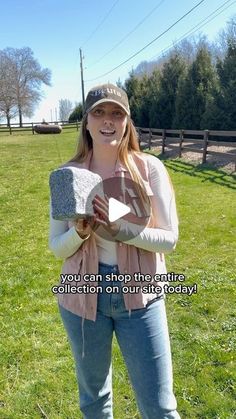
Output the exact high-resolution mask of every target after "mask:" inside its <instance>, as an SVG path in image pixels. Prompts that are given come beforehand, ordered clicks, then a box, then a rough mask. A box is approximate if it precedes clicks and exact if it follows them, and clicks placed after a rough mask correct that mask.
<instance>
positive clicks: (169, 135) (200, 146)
mask: <svg viewBox="0 0 236 419" xmlns="http://www.w3.org/2000/svg"><path fill="white" fill-rule="evenodd" d="M137 130H138V133H139V144H140V147H141V148H142V147H143V145H144V146H145V145H146V146H147V147H148V149H149V150H150V149H151V148H153V147H158V146H159V147H161V151H162V154H165V152H166V149H172V150H173V149H176V151H177V153H178V156H179V157H182V153H183V152H184V151H191V152H194V153H199V154H202V163H206V161H207V156H209V155H210V156H220V157H223V158H224V157H227V158H228V159H229V160H231V161H233V162H234V163H235V171H236V141H235V142H233V141H230V142H229V141H227V138H229V137H230V139H231V138H233V139H234V138H235V140H236V131H213V130H204V131H200V130H198V131H193V130H172V129H169V130H165V129H156V128H140V127H138V128H137ZM217 137H221V138H225V137H227V138H226V141H217V140H216V138H217ZM221 138H220V139H221ZM214 145H215V146H223V147H227V149H228V148H230V150H229V151H228V150H227V151H221V152H219V151H215V150H214V151H213V150H211V146H214Z"/></svg>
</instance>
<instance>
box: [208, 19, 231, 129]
mask: <svg viewBox="0 0 236 419" xmlns="http://www.w3.org/2000/svg"><path fill="white" fill-rule="evenodd" d="M235 27H236V22H235ZM227 43H228V49H227V52H226V55H225V58H224V59H223V60H219V61H218V64H217V70H218V75H219V81H220V87H219V88H218V89H215V91H214V93H213V98H212V99H211V100H209V101H208V104H207V108H206V112H205V114H204V117H203V121H204V124H205V126H207V127H208V128H209V129H215V130H235V129H236V36H232V35H230V36H228V39H227Z"/></svg>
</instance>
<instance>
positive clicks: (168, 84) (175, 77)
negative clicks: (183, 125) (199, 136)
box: [152, 54, 185, 129]
mask: <svg viewBox="0 0 236 419" xmlns="http://www.w3.org/2000/svg"><path fill="white" fill-rule="evenodd" d="M184 74H185V63H184V61H183V59H182V58H181V57H180V55H177V54H175V55H174V56H172V57H171V58H170V59H169V61H168V62H166V63H165V64H164V66H163V69H162V74H161V76H160V81H159V89H158V95H157V100H156V101H155V105H154V106H153V107H152V121H153V120H156V121H158V125H159V126H160V127H162V128H166V129H168V128H169V129H170V128H172V127H173V120H174V118H175V100H176V93H177V88H178V83H179V79H180V77H181V76H183V75H184Z"/></svg>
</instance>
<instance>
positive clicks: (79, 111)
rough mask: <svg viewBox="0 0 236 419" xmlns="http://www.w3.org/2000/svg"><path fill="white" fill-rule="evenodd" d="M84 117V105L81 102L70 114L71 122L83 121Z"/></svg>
mask: <svg viewBox="0 0 236 419" xmlns="http://www.w3.org/2000/svg"><path fill="white" fill-rule="evenodd" d="M82 117H83V105H82V103H79V104H78V105H77V106H76V108H75V109H74V110H73V112H72V113H71V114H70V116H69V122H75V121H81V119H82Z"/></svg>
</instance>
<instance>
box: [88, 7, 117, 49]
mask: <svg viewBox="0 0 236 419" xmlns="http://www.w3.org/2000/svg"><path fill="white" fill-rule="evenodd" d="M118 2H119V0H116V1H115V3H113V5H112V6H111V8H110V9H109V10H108V12H107V13H106V15H105V16H104V18H103V19H102V21H101V22H100V23H99V24H98V25H97V27H96V28H95V29H94V30H93V32H92V33H91V35H89V37H88V38H87V39H86V41H85V42H84V43H83V45H82V46H81V47H84V45H85V44H87V43H88V41H90V39H91V38H92V37H93V35H94V34H95V33H96V32H97V31H98V29H99V28H100V27H101V26H102V25H103V23H104V22H105V21H106V20H107V18H108V16H109V15H110V14H111V12H112V10H113V9H114V7H115V6H116V5H117V3H118Z"/></svg>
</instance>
